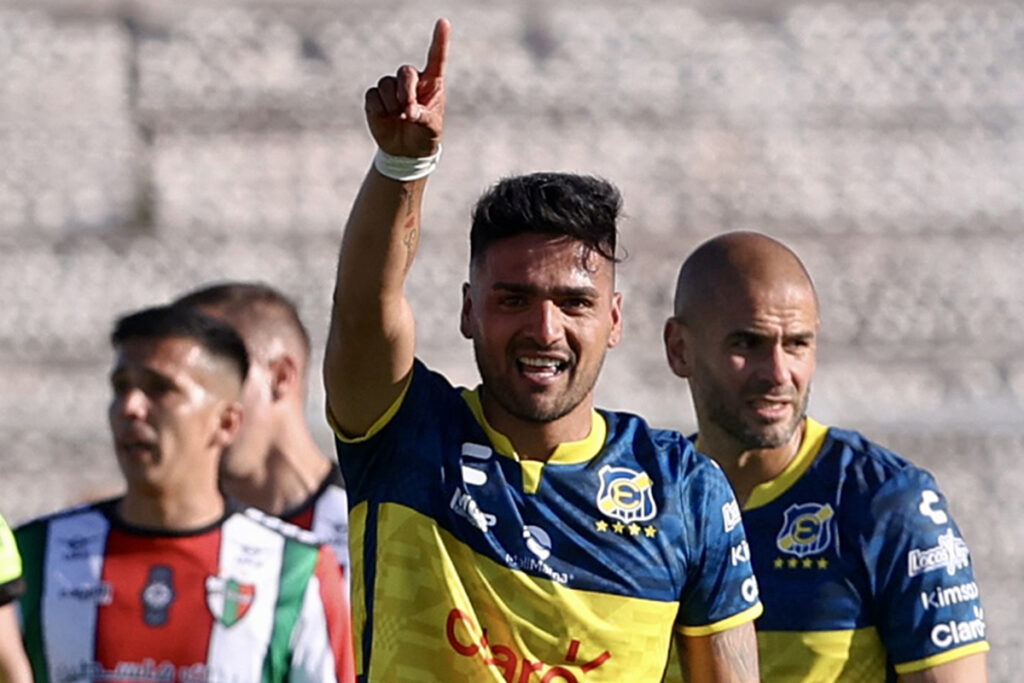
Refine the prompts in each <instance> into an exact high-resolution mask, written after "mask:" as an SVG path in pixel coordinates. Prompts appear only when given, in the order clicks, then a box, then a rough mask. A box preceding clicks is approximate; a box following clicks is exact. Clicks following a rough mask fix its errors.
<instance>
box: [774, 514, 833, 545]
mask: <svg viewBox="0 0 1024 683" xmlns="http://www.w3.org/2000/svg"><path fill="white" fill-rule="evenodd" d="M834 515H835V512H834V511H833V510H832V506H831V505H829V504H828V503H825V504H824V505H822V504H820V503H798V504H796V505H790V506H789V507H788V508H787V509H786V512H785V513H783V519H782V529H781V530H780V531H779V535H778V536H776V538H775V545H776V546H778V548H779V550H781V551H782V552H784V553H789V554H790V555H796V556H797V557H807V556H808V555H815V554H817V553H820V552H821V551H822V550H824V549H825V548H827V547H828V545H829V543H831V542H832V527H831V525H830V524H829V520H831V519H832V517H833V516H834Z"/></svg>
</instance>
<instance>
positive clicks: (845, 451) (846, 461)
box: [822, 427, 934, 491]
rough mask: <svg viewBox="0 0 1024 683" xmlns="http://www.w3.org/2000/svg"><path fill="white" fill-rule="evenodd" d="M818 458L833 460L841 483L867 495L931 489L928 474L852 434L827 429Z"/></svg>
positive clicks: (930, 476)
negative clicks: (908, 489)
mask: <svg viewBox="0 0 1024 683" xmlns="http://www.w3.org/2000/svg"><path fill="white" fill-rule="evenodd" d="M822 455H823V456H825V457H826V458H833V459H834V460H835V462H836V464H837V465H838V467H839V468H840V469H841V470H842V475H841V476H842V477H843V478H844V480H848V481H851V482H853V483H856V484H857V485H858V486H859V487H861V488H863V489H865V490H867V491H876V490H879V489H881V488H883V487H887V488H898V487H909V488H914V487H918V486H921V485H928V486H932V485H934V478H933V477H932V475H931V473H930V472H928V470H926V469H925V468H923V467H921V466H919V465H917V464H915V463H913V462H911V461H910V460H908V459H907V458H905V457H903V456H902V455H899V454H898V453H896V452H895V451H893V450H891V449H889V448H887V447H886V446H883V445H881V444H879V443H877V442H875V441H872V440H871V439H869V438H867V437H866V436H864V435H863V434H861V433H860V432H858V431H855V430H851V429H842V428H839V427H829V429H828V438H827V440H826V442H825V445H824V447H823V454H822Z"/></svg>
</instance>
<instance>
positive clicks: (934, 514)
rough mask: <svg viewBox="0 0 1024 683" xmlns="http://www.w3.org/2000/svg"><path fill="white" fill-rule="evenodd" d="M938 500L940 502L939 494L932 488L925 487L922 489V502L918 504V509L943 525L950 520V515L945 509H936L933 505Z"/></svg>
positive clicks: (936, 522)
mask: <svg viewBox="0 0 1024 683" xmlns="http://www.w3.org/2000/svg"><path fill="white" fill-rule="evenodd" d="M938 502H940V498H939V494H937V493H936V492H935V491H932V490H931V489H925V490H924V491H921V504H920V505H918V506H917V509H918V511H919V512H920V513H921V514H922V515H924V516H925V517H927V518H928V519H930V520H932V522H934V523H935V524H938V525H939V526H941V525H943V524H946V523H947V522H949V515H947V514H946V512H945V511H944V510H936V509H935V507H933V506H934V505H935V504H936V503H938Z"/></svg>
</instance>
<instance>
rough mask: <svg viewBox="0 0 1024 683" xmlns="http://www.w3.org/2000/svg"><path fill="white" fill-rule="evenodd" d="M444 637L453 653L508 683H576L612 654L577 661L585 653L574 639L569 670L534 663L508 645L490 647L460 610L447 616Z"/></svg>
mask: <svg viewBox="0 0 1024 683" xmlns="http://www.w3.org/2000/svg"><path fill="white" fill-rule="evenodd" d="M445 633H446V635H447V636H448V644H449V645H451V647H452V649H453V650H454V651H455V652H457V653H458V654H460V655H462V656H463V657H476V656H478V655H479V656H480V657H481V658H482V660H483V663H484V664H485V665H487V666H493V667H497V668H498V670H499V671H501V675H502V678H504V679H505V680H506V681H508V682H509V683H529V682H532V681H537V680H539V681H540V682H541V683H552V681H562V682H563V683H578V681H579V680H580V677H582V676H586V675H587V674H589V673H590V672H591V671H594V670H596V669H599V668H600V667H601V666H602V665H603V664H604V663H605V662H607V661H608V660H609V659H611V658H612V655H611V653H610V652H608V651H607V650H605V651H604V652H602V653H601V654H599V655H597V656H596V657H593V658H591V659H588V660H587V661H579V660H580V659H581V655H582V657H583V658H585V657H586V656H587V655H584V654H583V653H582V652H581V650H583V649H584V648H583V644H582V643H581V642H580V641H578V640H575V639H573V640H572V641H571V642H570V643H569V647H568V649H567V650H566V653H565V664H568V665H570V666H565V665H563V664H557V665H552V664H548V663H546V662H534V661H531V660H530V659H528V658H527V657H523V656H521V655H519V654H517V653H516V651H515V650H513V649H512V648H511V647H509V646H507V645H492V644H491V643H489V642H488V641H487V633H486V632H483V631H481V630H480V626H479V625H477V623H476V622H475V621H473V619H472V617H470V616H469V615H468V614H466V613H465V612H463V611H462V610H460V609H453V610H452V611H451V612H449V613H448V623H447V624H446V625H445ZM478 634H479V635H478ZM517 674H518V675H517Z"/></svg>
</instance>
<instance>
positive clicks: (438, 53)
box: [423, 18, 452, 78]
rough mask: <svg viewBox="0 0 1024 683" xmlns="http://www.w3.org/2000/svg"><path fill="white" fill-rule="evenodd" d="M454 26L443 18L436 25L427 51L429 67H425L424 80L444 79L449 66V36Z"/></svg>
mask: <svg viewBox="0 0 1024 683" xmlns="http://www.w3.org/2000/svg"><path fill="white" fill-rule="evenodd" d="M451 29H452V25H451V24H450V23H448V20H447V19H444V18H441V19H438V20H437V23H436V24H434V37H433V39H432V40H431V41H430V50H429V51H427V65H426V66H425V67H423V77H424V78H444V71H445V68H446V67H447V65H448V35H449V34H450V33H451Z"/></svg>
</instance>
